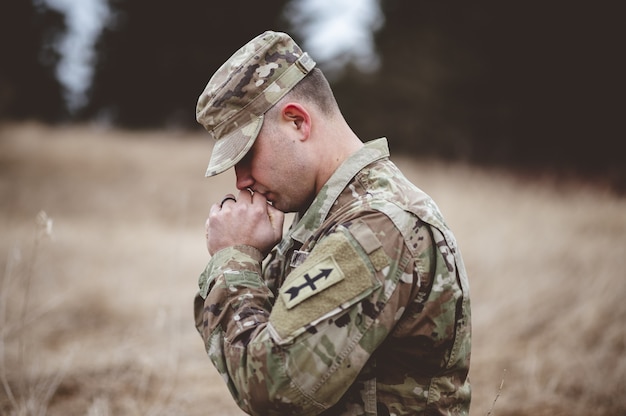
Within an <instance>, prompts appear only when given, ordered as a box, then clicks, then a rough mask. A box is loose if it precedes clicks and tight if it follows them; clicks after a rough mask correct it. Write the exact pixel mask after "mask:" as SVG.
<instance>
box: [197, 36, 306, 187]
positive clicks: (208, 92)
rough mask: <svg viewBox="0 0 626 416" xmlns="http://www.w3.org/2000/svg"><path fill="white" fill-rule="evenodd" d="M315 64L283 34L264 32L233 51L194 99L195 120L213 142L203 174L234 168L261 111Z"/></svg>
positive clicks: (255, 131) (250, 141)
mask: <svg viewBox="0 0 626 416" xmlns="http://www.w3.org/2000/svg"><path fill="white" fill-rule="evenodd" d="M314 67H315V62H314V61H313V60H312V59H311V58H310V57H309V56H308V54H307V53H306V52H302V49H300V47H299V46H298V45H297V44H296V43H295V42H294V40H293V39H292V38H291V37H290V36H289V35H287V34H285V33H280V32H272V31H267V32H265V33H263V34H261V35H259V36H257V37H256V38H254V39H252V40H251V41H250V42H248V43H247V44H246V45H244V46H243V47H242V48H241V49H239V50H238V51H237V52H235V53H234V54H233V56H231V57H230V59H228V61H226V62H225V63H224V64H223V65H222V66H221V67H220V68H219V69H218V70H217V72H215V74H214V75H213V76H212V77H211V79H210V80H209V83H208V84H207V86H206V88H205V89H204V91H203V92H202V94H201V95H200V98H198V105H197V107H196V120H198V123H200V124H202V125H203V126H204V128H205V129H207V131H208V132H209V133H211V135H212V136H213V138H214V139H215V140H217V142H216V143H215V146H214V147H213V152H212V154H211V159H210V161H209V167H208V168H207V171H206V176H207V177H208V176H214V175H217V174H218V173H222V172H224V171H225V170H227V169H229V168H231V167H233V166H234V165H235V164H237V162H239V161H240V160H241V159H242V158H243V157H244V156H245V155H246V153H247V152H248V150H250V148H251V147H252V145H253V144H254V141H255V139H256V137H257V135H258V133H259V131H260V130H261V126H262V125H263V115H264V114H265V113H266V112H267V110H269V109H270V108H271V107H272V106H273V105H274V104H276V102H278V100H280V99H281V98H282V97H283V96H284V95H285V94H286V93H287V92H289V91H290V90H291V89H292V88H293V87H294V86H295V85H296V84H297V83H298V82H300V80H301V79H302V78H304V77H305V75H306V74H308V73H309V72H310V71H311V70H312V69H313V68H314Z"/></svg>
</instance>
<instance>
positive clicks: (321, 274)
mask: <svg viewBox="0 0 626 416" xmlns="http://www.w3.org/2000/svg"><path fill="white" fill-rule="evenodd" d="M344 277H345V276H344V274H343V272H342V271H341V268H340V267H339V265H338V264H337V262H336V261H335V259H334V258H333V256H328V257H326V258H324V259H322V260H321V261H319V262H318V263H316V264H314V265H313V266H312V267H310V268H308V269H307V270H306V271H304V272H301V273H299V274H298V275H297V276H296V277H295V278H294V279H293V280H290V281H289V284H288V285H286V289H283V291H281V296H282V298H283V301H284V302H285V307H286V308H287V309H291V308H293V307H294V306H296V305H297V304H298V303H300V302H302V301H303V300H306V299H308V298H310V297H311V296H313V295H315V294H317V293H320V292H321V291H323V290H325V289H328V288H329V287H331V286H332V285H334V284H335V283H338V282H340V281H342V280H343V279H344Z"/></svg>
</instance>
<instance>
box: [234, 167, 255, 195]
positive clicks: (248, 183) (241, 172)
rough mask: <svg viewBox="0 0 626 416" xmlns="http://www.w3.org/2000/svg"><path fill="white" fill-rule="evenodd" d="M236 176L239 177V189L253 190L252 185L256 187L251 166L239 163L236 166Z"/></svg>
mask: <svg viewBox="0 0 626 416" xmlns="http://www.w3.org/2000/svg"><path fill="white" fill-rule="evenodd" d="M235 175H236V176H237V189H239V190H243V189H246V188H252V185H254V179H253V178H252V175H251V173H250V166H249V164H245V163H237V164H236V165H235Z"/></svg>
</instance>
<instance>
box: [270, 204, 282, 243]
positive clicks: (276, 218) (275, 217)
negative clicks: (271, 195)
mask: <svg viewBox="0 0 626 416" xmlns="http://www.w3.org/2000/svg"><path fill="white" fill-rule="evenodd" d="M267 215H268V216H269V218H270V223H271V224H272V231H273V232H274V236H275V237H276V238H277V239H280V238H282V235H283V223H284V222H285V213H284V212H282V211H281V210H279V209H277V208H274V207H273V206H272V205H270V204H267Z"/></svg>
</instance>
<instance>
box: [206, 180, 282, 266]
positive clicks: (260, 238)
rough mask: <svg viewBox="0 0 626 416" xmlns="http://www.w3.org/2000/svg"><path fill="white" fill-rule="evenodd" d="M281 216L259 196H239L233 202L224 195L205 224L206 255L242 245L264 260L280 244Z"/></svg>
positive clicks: (279, 212) (231, 197)
mask: <svg viewBox="0 0 626 416" xmlns="http://www.w3.org/2000/svg"><path fill="white" fill-rule="evenodd" d="M284 220H285V214H283V212H281V211H279V210H278V209H276V208H274V207H273V206H271V205H270V204H268V203H267V199H266V198H265V196H264V195H262V194H260V193H258V192H257V193H255V194H251V193H250V192H249V191H247V190H243V191H240V192H239V195H238V196H237V198H236V200H235V197H234V196H233V195H227V196H226V198H224V200H223V202H222V203H221V204H214V205H213V206H212V207H211V210H210V211H209V218H208V219H207V220H206V224H205V227H206V244H207V249H208V250H209V254H211V255H213V254H215V253H216V252H218V251H219V250H221V249H223V248H226V247H230V246H235V245H240V244H245V245H249V246H252V247H255V248H257V249H258V250H259V251H261V253H263V256H266V255H267V254H268V253H269V252H270V250H271V249H272V247H274V246H275V245H276V244H278V242H279V241H280V240H281V238H282V235H283V222H284Z"/></svg>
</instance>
